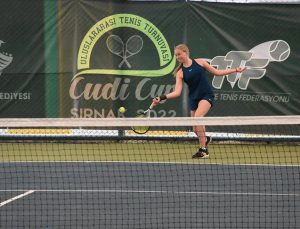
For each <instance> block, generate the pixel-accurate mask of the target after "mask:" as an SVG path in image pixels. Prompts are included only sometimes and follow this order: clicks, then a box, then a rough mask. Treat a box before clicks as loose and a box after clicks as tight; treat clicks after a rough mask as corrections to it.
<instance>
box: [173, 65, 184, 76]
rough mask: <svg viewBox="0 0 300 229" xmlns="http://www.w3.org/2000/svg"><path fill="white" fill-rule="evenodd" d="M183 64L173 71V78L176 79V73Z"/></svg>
mask: <svg viewBox="0 0 300 229" xmlns="http://www.w3.org/2000/svg"><path fill="white" fill-rule="evenodd" d="M182 65H183V64H179V65H178V66H177V67H176V68H175V69H174V71H173V73H172V74H173V76H174V77H176V74H177V72H178V71H179V70H180V69H181V68H182Z"/></svg>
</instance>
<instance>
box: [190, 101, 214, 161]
mask: <svg viewBox="0 0 300 229" xmlns="http://www.w3.org/2000/svg"><path fill="white" fill-rule="evenodd" d="M210 108H211V103H210V102H209V101H207V100H204V99H203V100H200V101H199V103H198V107H197V109H196V110H195V111H192V112H191V116H192V117H204V116H205V115H206V114H207V112H208V111H209V109H210ZM193 129H194V132H195V133H196V134H197V136H198V139H199V151H198V152H197V153H196V154H195V155H193V158H198V157H199V158H205V157H208V150H207V147H206V146H207V144H208V143H209V141H210V140H211V139H210V137H208V138H207V137H206V132H205V126H194V127H193Z"/></svg>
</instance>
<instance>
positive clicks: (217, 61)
mask: <svg viewBox="0 0 300 229" xmlns="http://www.w3.org/2000/svg"><path fill="white" fill-rule="evenodd" d="M289 55H290V46H289V44H288V43H287V42H285V41H283V40H275V41H268V42H264V43H262V44H259V45H257V46H255V47H254V48H252V49H251V50H249V51H230V52H228V53H227V54H226V56H216V57H214V58H213V59H211V60H208V61H210V63H211V65H213V66H216V67H217V68H219V69H226V68H237V67H245V66H246V67H247V69H246V70H245V71H244V72H242V73H238V72H237V73H232V74H229V75H227V76H222V77H220V76H214V78H213V81H212V85H213V87H214V88H216V89H221V88H222V85H223V82H224V79H225V77H226V79H227V81H228V82H229V83H230V86H231V87H232V88H233V87H234V86H235V85H236V84H237V86H238V88H239V89H241V90H246V89H247V88H248V86H249V83H250V80H257V79H261V78H262V77H263V76H264V75H265V73H266V69H265V68H266V67H267V65H268V64H269V63H270V62H273V61H275V62H282V61H284V60H286V59H287V58H288V57H289Z"/></svg>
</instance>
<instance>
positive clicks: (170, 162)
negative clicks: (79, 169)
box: [0, 159, 300, 167]
mask: <svg viewBox="0 0 300 229" xmlns="http://www.w3.org/2000/svg"><path fill="white" fill-rule="evenodd" d="M206 160H209V159H199V160H198V161H197V162H176V161H2V162H0V164H13V163H20V164H22V163H24V164H26V163H74V164H75V163H120V164H121V163H126V164H171V165H176V164H178V165H221V166H228V165H229V166H262V167H263V166H265V167H300V164H298V165H297V164H242V163H241V164H238V163H236V164H233V163H228V164H226V163H209V162H205V161H206Z"/></svg>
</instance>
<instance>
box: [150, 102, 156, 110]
mask: <svg viewBox="0 0 300 229" xmlns="http://www.w3.org/2000/svg"><path fill="white" fill-rule="evenodd" d="M154 106H155V104H154V102H153V103H151V105H150V107H149V110H152V109H153V107H154Z"/></svg>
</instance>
